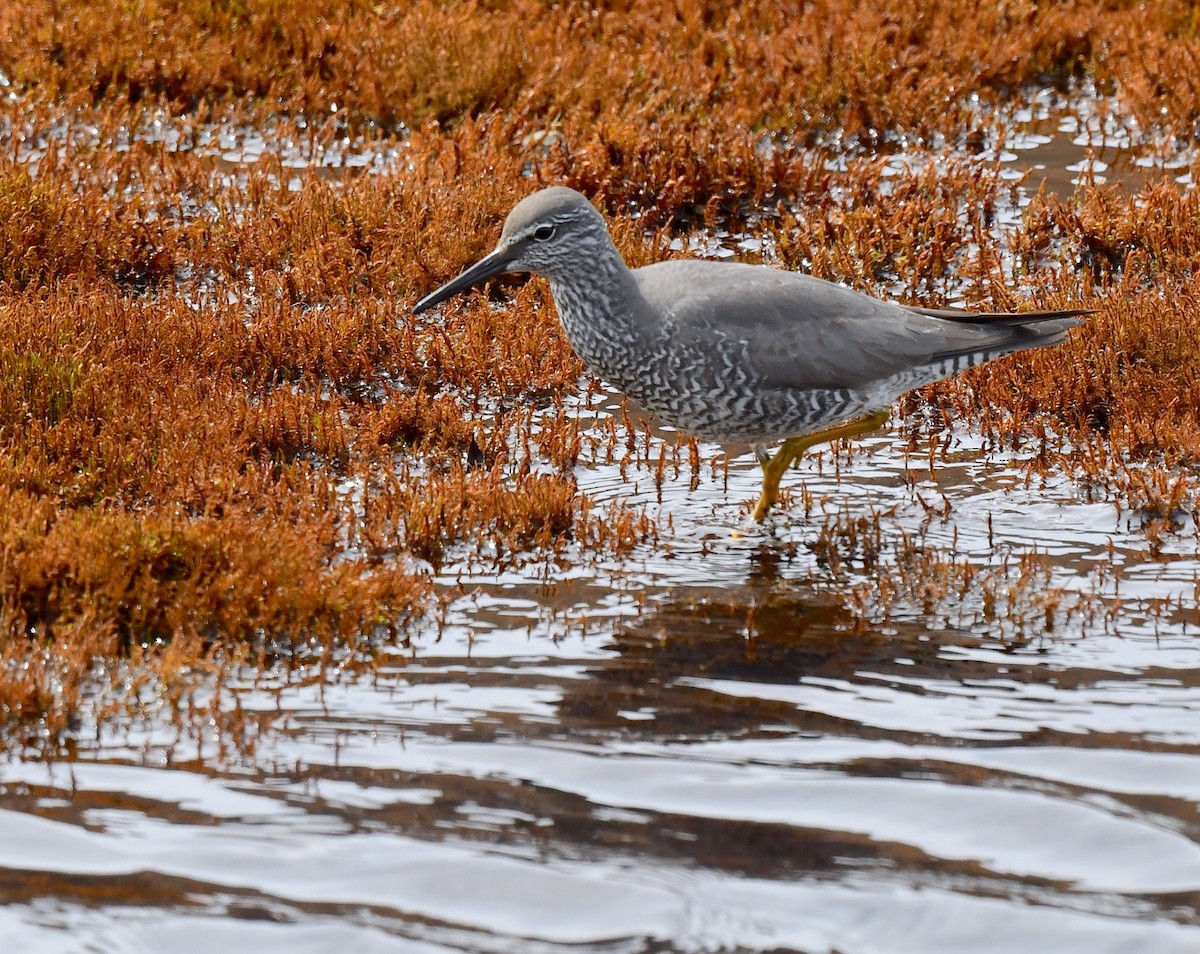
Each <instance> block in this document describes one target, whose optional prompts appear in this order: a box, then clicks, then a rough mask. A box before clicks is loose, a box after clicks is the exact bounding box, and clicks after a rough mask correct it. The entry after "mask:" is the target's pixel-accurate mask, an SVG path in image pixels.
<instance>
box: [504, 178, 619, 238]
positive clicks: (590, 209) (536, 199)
mask: <svg viewBox="0 0 1200 954" xmlns="http://www.w3.org/2000/svg"><path fill="white" fill-rule="evenodd" d="M568 222H578V223H580V224H582V223H590V224H595V225H599V226H600V227H601V228H602V229H604V230H605V231H607V229H608V227H607V226H606V225H605V223H604V219H603V217H602V216H601V215H600V213H599V212H597V211H596V209H595V207H594V206H593V205H592V203H590V202H589V201H588V200H587V198H586V197H585V196H583V195H582V194H581V193H579V192H576V191H575V190H574V189H568V188H567V187H566V186H553V187H551V188H549V189H542V190H541V191H540V192H535V193H534V194H533V195H531V196H527V197H526V198H524V199H522V200H521V201H520V202H518V203H517V204H516V205H515V206H514V207H513V210H512V211H511V212H509V213H508V218H506V219H505V220H504V228H503V230H502V231H501V233H500V241H501V244H506V243H511V242H513V241H516V240H519V239H521V238H524V237H526V236H528V235H530V234H532V233H533V232H535V231H536V230H537V229H538V228H539V227H541V226H545V225H551V226H556V225H563V224H566V223H568Z"/></svg>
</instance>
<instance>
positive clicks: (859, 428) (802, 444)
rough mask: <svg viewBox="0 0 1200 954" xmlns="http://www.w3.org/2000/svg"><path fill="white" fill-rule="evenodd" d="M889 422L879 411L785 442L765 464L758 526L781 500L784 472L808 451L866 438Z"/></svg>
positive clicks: (755, 516) (757, 510)
mask: <svg viewBox="0 0 1200 954" xmlns="http://www.w3.org/2000/svg"><path fill="white" fill-rule="evenodd" d="M887 419H888V412H887V411H876V412H875V413H874V414H868V415H867V416H866V417H859V418H855V419H854V420H853V421H847V422H846V423H845V424H838V425H837V426H835V427H829V428H826V429H825V430H823V431H817V432H816V433H815V434H806V435H805V436H804V437H792V438H789V439H788V440H786V441H784V442H783V445H782V446H781V447H780V448H779V450H777V451H776V452H775V456H774V457H772V458H771V460H770V461H769V462H768V463H766V464H763V485H762V495H761V496H760V497H759V498H758V506H756V507H755V508H754V520H755V522H761V521H762V519H763V518H764V517H765V516H766V515H767V511H769V510H770V509H771V508H772V507H773V506H774V505H775V501H776V500H778V499H779V481H780V480H782V479H783V475H784V472H785V471H786V470H787V469H788V468H789V467H791V466H792V464H793V462H795V461H796V459H797V458H799V457H800V455H801V454H803V453H804V452H805V451H806V450H808V449H809V448H810V447H812V446H814V445H816V444H824V443H826V442H828V441H835V440H837V439H838V438H839V437H858V436H860V435H862V434H866V433H868V432H869V431H873V430H875V429H876V428H878V427H882V426H883V425H884V424H886V423H887Z"/></svg>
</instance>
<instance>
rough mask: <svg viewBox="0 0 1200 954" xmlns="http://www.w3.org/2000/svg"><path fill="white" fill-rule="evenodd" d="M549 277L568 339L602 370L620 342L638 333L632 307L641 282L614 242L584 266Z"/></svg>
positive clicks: (590, 258)
mask: <svg viewBox="0 0 1200 954" xmlns="http://www.w3.org/2000/svg"><path fill="white" fill-rule="evenodd" d="M605 238H606V239H607V236H605ZM548 277H549V280H550V292H551V294H553V296H554V305H555V307H556V308H557V309H558V317H559V319H560V320H561V321H562V324H563V329H564V330H565V331H566V333H567V340H568V341H570V342H571V347H572V348H574V349H575V351H576V353H577V354H578V355H579V356H580V357H581V358H583V360H584V361H585V362H586V363H587V364H588V365H590V366H591V367H592V368H593V369H594V370H599V369H602V368H603V367H604V365H605V364H606V363H607V362H606V360H605V355H606V354H607V353H608V352H609V351H610V350H611V349H612V347H613V345H614V344H615V343H616V342H619V341H628V340H630V339H633V338H636V337H638V335H639V334H640V329H639V328H638V326H637V322H636V315H635V314H634V309H633V307H632V305H633V302H634V300H635V296H636V295H637V283H636V281H635V280H634V277H633V273H632V272H631V271H630V270H629V268H628V266H626V264H625V261H624V259H622V258H621V253H620V252H618V251H617V249H616V246H614V245H613V244H612V241H611V240H608V241H606V242H605V244H604V245H603V246H601V247H600V248H599V249H596V250H594V251H593V254H592V255H590V256H588V259H587V263H586V267H581V268H575V269H572V271H571V272H570V274H564V275H552V276H548Z"/></svg>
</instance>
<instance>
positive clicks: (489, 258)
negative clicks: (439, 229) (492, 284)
mask: <svg viewBox="0 0 1200 954" xmlns="http://www.w3.org/2000/svg"><path fill="white" fill-rule="evenodd" d="M511 260H512V256H511V253H510V252H509V251H508V250H507V249H496V250H495V251H494V252H492V253H490V254H488V255H485V256H484V257H483V258H481V259H480V260H479V261H478V262H476V263H475V264H474V265H472V266H471V267H470V268H468V269H467V270H466V271H465V272H463V273H462V274H461V275H459V276H458V278H452V279H450V281H448V282H446V284H445V285H443V286H442V287H441V288H439V289H437V290H436V291H431V292H430V293H429V294H428V295H426V296H425V297H424V298H422V299H421V300H420V301H419V302H417V303H416V304H415V305H414V306H413V314H414V315H419V314H420V313H421V312H423V311H426V310H428V309H430V308H432V307H433V306H434V305H440V304H441V303H442V302H444V301H445V300H446V299H447V298H453V297H454V296H455V295H457V294H458V293H459V292H460V291H466V290H467V289H468V288H470V287H471V286H472V285H478V284H479V283H480V282H482V281H484V280H486V279H488V278H491V277H492V276H493V275H499V274H500V273H501V272H505V271H508V264H509V262H510V261H511Z"/></svg>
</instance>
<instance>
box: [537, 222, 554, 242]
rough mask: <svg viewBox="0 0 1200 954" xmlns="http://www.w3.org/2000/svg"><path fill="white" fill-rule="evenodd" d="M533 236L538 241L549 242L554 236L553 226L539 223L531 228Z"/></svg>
mask: <svg viewBox="0 0 1200 954" xmlns="http://www.w3.org/2000/svg"><path fill="white" fill-rule="evenodd" d="M533 237H534V238H535V239H537V240H538V241H539V242H549V241H550V240H551V239H552V238H554V226H553V225H539V226H538V227H537V228H536V229H534V230H533Z"/></svg>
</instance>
